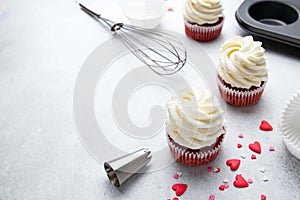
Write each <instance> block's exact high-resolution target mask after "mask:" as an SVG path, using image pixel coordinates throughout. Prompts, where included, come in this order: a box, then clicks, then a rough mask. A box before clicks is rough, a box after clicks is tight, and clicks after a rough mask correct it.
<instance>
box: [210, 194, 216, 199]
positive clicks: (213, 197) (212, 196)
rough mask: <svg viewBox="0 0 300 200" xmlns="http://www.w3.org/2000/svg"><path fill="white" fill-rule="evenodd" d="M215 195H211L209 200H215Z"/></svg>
mask: <svg viewBox="0 0 300 200" xmlns="http://www.w3.org/2000/svg"><path fill="white" fill-rule="evenodd" d="M215 198H216V197H215V195H213V194H211V195H209V197H208V200H215Z"/></svg>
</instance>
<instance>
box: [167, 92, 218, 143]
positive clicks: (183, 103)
mask: <svg viewBox="0 0 300 200" xmlns="http://www.w3.org/2000/svg"><path fill="white" fill-rule="evenodd" d="M223 113H224V112H223V110H222V109H221V108H220V107H219V102H218V101H217V99H216V98H215V97H214V96H213V95H211V93H210V92H209V91H208V90H204V89H203V90H200V89H193V90H190V89H183V90H181V91H180V92H179V93H178V94H177V95H176V96H173V97H172V98H171V99H170V100H169V101H168V103H167V106H166V117H167V120H166V130H167V133H168V134H169V136H170V137H171V138H172V139H173V140H174V141H175V142H176V143H178V144H180V145H182V146H184V147H187V148H191V149H199V148H202V147H206V146H210V145H212V144H214V143H215V142H216V140H217V138H218V137H219V136H220V135H221V134H222V133H223V126H224V117H223Z"/></svg>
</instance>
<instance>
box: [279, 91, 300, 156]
mask: <svg viewBox="0 0 300 200" xmlns="http://www.w3.org/2000/svg"><path fill="white" fill-rule="evenodd" d="M280 128H281V131H282V136H283V141H284V143H285V145H286V147H287V149H288V150H289V151H290V153H291V154H293V155H294V156H295V157H296V158H298V159H300V91H298V92H297V93H296V94H294V95H293V96H292V98H291V99H290V100H289V101H288V103H287V105H286V107H285V108H284V111H283V113H282V119H281V124H280Z"/></svg>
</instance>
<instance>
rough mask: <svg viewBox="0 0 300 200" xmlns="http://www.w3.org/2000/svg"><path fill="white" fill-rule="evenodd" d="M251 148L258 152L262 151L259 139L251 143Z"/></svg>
mask: <svg viewBox="0 0 300 200" xmlns="http://www.w3.org/2000/svg"><path fill="white" fill-rule="evenodd" d="M249 149H250V150H252V151H254V152H256V153H258V154H260V153H261V147H260V143H259V142H258V141H255V142H254V143H253V144H249Z"/></svg>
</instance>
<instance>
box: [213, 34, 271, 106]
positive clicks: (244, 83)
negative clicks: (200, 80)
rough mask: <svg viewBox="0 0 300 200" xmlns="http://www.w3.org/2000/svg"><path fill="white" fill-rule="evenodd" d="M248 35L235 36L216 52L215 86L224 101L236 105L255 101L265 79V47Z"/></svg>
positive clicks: (258, 96) (264, 83) (245, 104)
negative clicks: (217, 58)
mask: <svg viewBox="0 0 300 200" xmlns="http://www.w3.org/2000/svg"><path fill="white" fill-rule="evenodd" d="M261 45H262V43H261V42H258V41H254V40H253V38H252V37H251V36H246V37H240V36H235V37H232V38H230V39H228V40H227V41H225V42H224V43H223V45H222V46H221V48H220V52H219V66H218V80H217V83H218V88H219V91H220V94H221V96H222V97H223V99H224V100H225V101H227V102H228V103H230V104H232V105H236V106H247V105H252V104H255V103H257V102H258V101H259V99H260V98H261V95H262V93H263V91H264V89H265V86H266V82H267V80H268V70H267V68H266V57H265V49H264V48H263V47H262V46H261Z"/></svg>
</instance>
